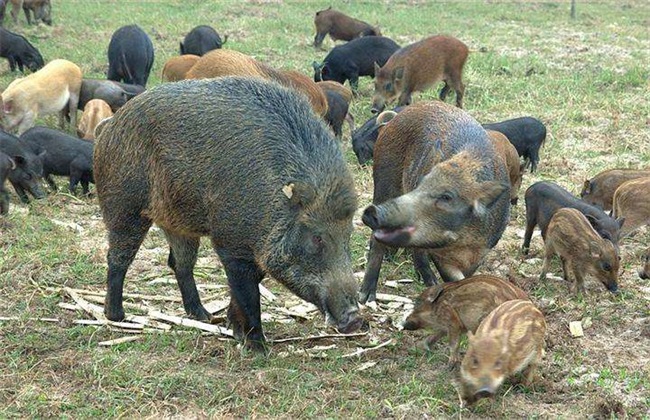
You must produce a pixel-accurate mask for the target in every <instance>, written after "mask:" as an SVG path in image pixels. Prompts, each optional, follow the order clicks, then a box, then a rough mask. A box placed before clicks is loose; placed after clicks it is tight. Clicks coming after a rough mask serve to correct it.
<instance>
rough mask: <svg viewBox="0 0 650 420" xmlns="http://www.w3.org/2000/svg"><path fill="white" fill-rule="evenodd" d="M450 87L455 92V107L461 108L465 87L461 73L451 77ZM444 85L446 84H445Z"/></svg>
mask: <svg viewBox="0 0 650 420" xmlns="http://www.w3.org/2000/svg"><path fill="white" fill-rule="evenodd" d="M450 79H451V87H452V88H453V89H454V92H456V106H457V107H458V108H463V96H464V95H465V85H464V84H463V81H462V79H461V73H459V72H457V73H454V74H452V75H451V77H450ZM445 83H446V82H445Z"/></svg>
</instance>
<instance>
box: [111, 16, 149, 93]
mask: <svg viewBox="0 0 650 420" xmlns="http://www.w3.org/2000/svg"><path fill="white" fill-rule="evenodd" d="M153 60H154V52H153V43H152V42H151V39H150V38H149V36H148V35H147V34H146V33H145V32H144V31H143V30H142V29H140V27H139V26H138V25H127V26H122V27H121V28H119V29H118V30H116V31H115V32H114V33H113V36H111V41H110V42H109V44H108V73H107V74H106V78H107V79H108V80H114V81H116V82H124V83H128V84H132V85H140V86H142V87H146V86H147V80H148V79H149V73H150V72H151V67H152V66H153Z"/></svg>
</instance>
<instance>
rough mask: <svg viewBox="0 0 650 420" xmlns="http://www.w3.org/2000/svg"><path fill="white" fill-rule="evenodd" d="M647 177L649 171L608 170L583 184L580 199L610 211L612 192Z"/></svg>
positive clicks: (649, 173) (649, 174)
mask: <svg viewBox="0 0 650 420" xmlns="http://www.w3.org/2000/svg"><path fill="white" fill-rule="evenodd" d="M647 176H650V169H608V170H606V171H603V172H601V173H599V174H598V175H596V176H595V177H593V178H591V179H588V180H586V181H585V182H584V185H583V186H582V191H581V192H580V198H582V199H583V200H584V201H586V202H587V203H589V204H591V205H594V206H598V207H600V208H602V209H603V210H606V211H609V210H611V209H612V201H613V200H614V192H615V191H616V189H617V188H618V187H619V186H620V185H621V184H622V183H624V182H626V181H630V180H632V179H636V178H644V177H647Z"/></svg>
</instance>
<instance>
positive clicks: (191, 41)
mask: <svg viewBox="0 0 650 420" xmlns="http://www.w3.org/2000/svg"><path fill="white" fill-rule="evenodd" d="M227 41H228V35H226V36H225V37H224V38H223V41H222V40H221V37H220V36H219V34H218V33H217V31H215V30H214V28H213V27H211V26H208V25H199V26H197V27H195V28H193V29H192V30H191V31H189V32H188V33H187V35H185V39H184V40H183V42H181V46H180V47H181V48H180V51H181V55H186V54H192V55H198V56H202V55H203V54H205V53H207V52H208V51H212V50H216V49H219V48H221V47H222V46H223V44H225V43H226V42H227Z"/></svg>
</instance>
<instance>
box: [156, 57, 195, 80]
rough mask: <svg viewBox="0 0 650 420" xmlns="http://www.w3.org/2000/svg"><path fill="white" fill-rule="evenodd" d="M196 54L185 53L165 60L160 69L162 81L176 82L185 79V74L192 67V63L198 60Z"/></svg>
mask: <svg viewBox="0 0 650 420" xmlns="http://www.w3.org/2000/svg"><path fill="white" fill-rule="evenodd" d="M199 58H201V57H199V56H198V55H194V54H185V55H179V56H176V57H172V58H170V59H169V60H167V61H166V62H165V66H164V67H163V70H162V81H163V82H178V81H179V80H185V75H186V74H187V72H188V71H190V69H191V68H192V66H193V65H195V64H196V62H197V61H198V60H199Z"/></svg>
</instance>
